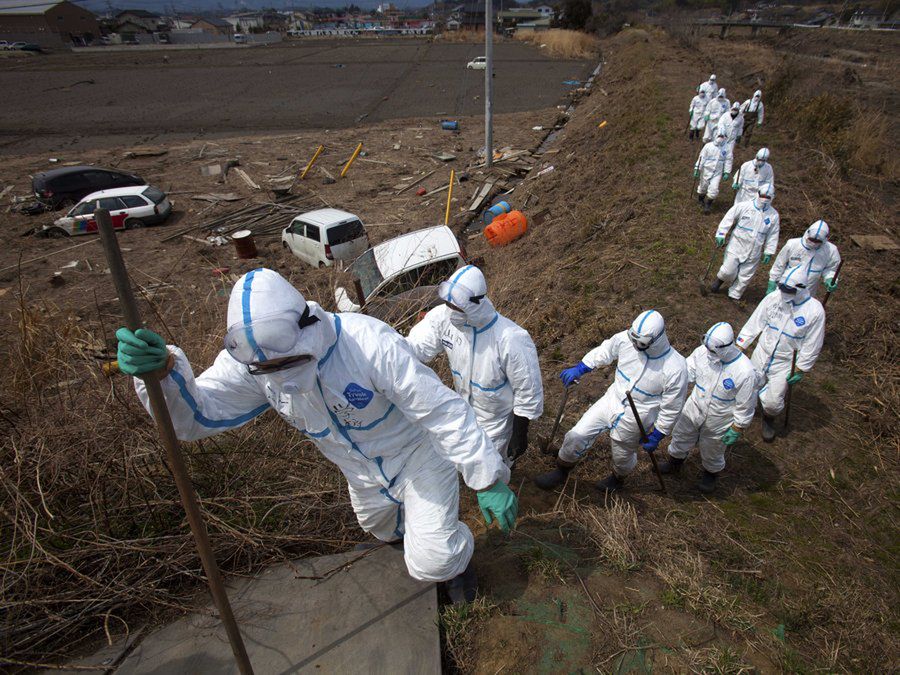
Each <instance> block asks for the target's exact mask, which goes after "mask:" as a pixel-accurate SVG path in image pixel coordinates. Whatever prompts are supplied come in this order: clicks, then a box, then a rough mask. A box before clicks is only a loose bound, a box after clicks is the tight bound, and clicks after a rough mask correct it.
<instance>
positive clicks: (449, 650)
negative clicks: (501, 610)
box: [440, 596, 498, 672]
mask: <svg viewBox="0 0 900 675" xmlns="http://www.w3.org/2000/svg"><path fill="white" fill-rule="evenodd" d="M497 609H498V607H497V605H495V604H493V603H492V602H490V601H489V600H488V599H487V598H485V597H483V596H482V597H478V598H476V599H475V601H474V602H465V603H461V604H458V605H444V606H443V607H442V608H441V610H440V627H441V629H442V631H443V634H444V647H445V649H446V655H447V659H448V661H449V664H448V665H450V666H451V668H454V669H456V672H469V671H471V670H472V667H473V665H474V660H473V656H474V653H475V637H476V635H477V634H478V632H479V631H480V630H481V629H482V628H483V626H484V623H485V622H486V621H487V620H488V618H489V617H490V616H491V614H493V613H494V612H495V611H496V610H497Z"/></svg>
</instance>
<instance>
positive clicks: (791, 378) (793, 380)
mask: <svg viewBox="0 0 900 675" xmlns="http://www.w3.org/2000/svg"><path fill="white" fill-rule="evenodd" d="M802 379H803V371H802V370H798V371H797V372H796V373H794V374H793V375H788V378H787V383H788V384H797V383H798V382H799V381H800V380H802Z"/></svg>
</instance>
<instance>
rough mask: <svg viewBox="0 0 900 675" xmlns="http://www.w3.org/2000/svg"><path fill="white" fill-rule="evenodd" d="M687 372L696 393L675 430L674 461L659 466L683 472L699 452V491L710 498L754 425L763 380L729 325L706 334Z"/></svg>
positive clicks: (662, 469)
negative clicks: (729, 451)
mask: <svg viewBox="0 0 900 675" xmlns="http://www.w3.org/2000/svg"><path fill="white" fill-rule="evenodd" d="M687 371H688V380H689V381H690V382H693V383H694V390H693V391H692V392H691V395H690V396H689V397H688V400H687V402H686V403H685V404H684V409H682V411H681V415H680V416H679V417H678V421H677V422H676V423H675V428H674V429H673V430H672V441H671V442H670V443H669V448H668V452H669V459H668V461H662V462H660V463H659V470H660V472H662V473H677V472H679V471H680V469H681V465H682V464H684V462H685V460H686V459H687V456H688V454H689V453H690V451H691V449H692V448H694V447H699V449H700V460H701V462H702V464H703V474H702V476H701V478H700V482H699V484H698V486H697V487H698V488H699V489H700V491H701V492H704V493H707V494H708V493H711V492H713V491H714V490H715V488H716V479H717V478H718V476H719V473H721V471H722V470H723V469H724V468H725V450H726V448H727V447H730V446H732V445H734V444H735V443H737V441H738V439H739V438H740V437H741V433H743V431H744V429H746V428H747V427H748V426H750V422H752V421H753V413H754V410H755V409H756V379H757V374H756V369H755V368H754V367H753V364H752V363H751V362H750V359H749V358H747V357H746V356H744V354H743V353H742V352H741V350H740V349H738V348H737V346H736V345H735V343H734V330H733V329H732V327H731V325H730V324H728V323H725V322H724V321H722V322H720V323H717V324H714V325H713V326H712V327H711V328H710V329H709V330H708V331H706V335H704V336H703V344H701V345H700V346H699V347H697V348H696V349H695V350H694V351H693V353H692V354H691V355H690V356H688V358H687Z"/></svg>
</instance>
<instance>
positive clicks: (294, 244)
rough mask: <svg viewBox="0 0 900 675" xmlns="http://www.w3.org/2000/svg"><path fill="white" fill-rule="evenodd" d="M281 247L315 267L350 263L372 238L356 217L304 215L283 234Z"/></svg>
mask: <svg viewBox="0 0 900 675" xmlns="http://www.w3.org/2000/svg"><path fill="white" fill-rule="evenodd" d="M281 244H282V246H284V247H285V248H286V249H288V250H289V251H290V252H291V253H293V254H294V255H295V256H297V257H298V258H300V260H303V261H304V262H307V263H309V264H310V265H312V266H313V267H331V266H332V265H334V263H335V261H338V262H340V263H345V262H346V263H349V262H352V261H353V260H355V259H356V258H357V257H359V255H360V254H362V253H363V252H364V251H365V250H366V249H367V248H369V235H368V234H367V233H366V229H365V227H363V224H362V222H361V221H360V219H359V218H358V217H357V216H354V215H353V214H352V213H347V212H346V211H341V210H339V209H318V210H317V211H310V212H309V213H302V214H300V215H299V216H297V217H296V218H294V219H293V220H292V221H291V224H290V225H288V226H287V227H286V228H284V232H282V233H281Z"/></svg>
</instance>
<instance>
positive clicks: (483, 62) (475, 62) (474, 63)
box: [466, 56, 487, 70]
mask: <svg viewBox="0 0 900 675" xmlns="http://www.w3.org/2000/svg"><path fill="white" fill-rule="evenodd" d="M466 68H467V69H469V70H486V69H487V58H486V57H484V56H476V57H475V58H474V59H472V60H471V61H469V62H468V63H467V64H466Z"/></svg>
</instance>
